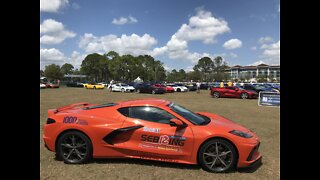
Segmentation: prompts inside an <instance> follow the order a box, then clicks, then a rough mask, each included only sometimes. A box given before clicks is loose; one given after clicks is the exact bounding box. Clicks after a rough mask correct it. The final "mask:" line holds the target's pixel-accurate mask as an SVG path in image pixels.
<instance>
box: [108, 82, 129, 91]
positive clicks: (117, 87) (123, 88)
mask: <svg viewBox="0 0 320 180" xmlns="http://www.w3.org/2000/svg"><path fill="white" fill-rule="evenodd" d="M134 90H135V89H134V87H133V86H129V85H127V84H123V83H118V84H113V85H112V91H118V92H134Z"/></svg>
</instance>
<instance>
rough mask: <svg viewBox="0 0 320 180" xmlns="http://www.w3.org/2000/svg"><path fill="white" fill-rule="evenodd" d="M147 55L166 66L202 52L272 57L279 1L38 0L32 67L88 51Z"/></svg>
mask: <svg viewBox="0 0 320 180" xmlns="http://www.w3.org/2000/svg"><path fill="white" fill-rule="evenodd" d="M109 51H116V52H118V53H119V54H120V55H124V54H131V55H134V56H138V55H145V54H148V55H151V56H153V57H154V58H155V59H156V60H160V61H161V62H163V63H164V67H165V69H166V70H169V71H170V70H172V69H184V70H186V71H190V70H192V68H193V66H194V65H195V64H197V62H198V60H199V59H200V58H202V57H205V56H207V57H210V58H212V59H213V58H215V57H216V56H221V57H222V58H223V60H224V61H226V62H227V63H228V65H230V66H234V65H241V66H245V65H258V64H261V63H265V64H269V65H279V64H280V1H279V0H90V1H88V0H40V69H44V67H45V66H46V65H49V64H57V65H62V64H64V63H70V64H72V65H73V66H75V68H80V66H81V62H82V60H83V59H84V58H85V57H86V55H88V54H91V53H99V54H104V53H108V52H109Z"/></svg>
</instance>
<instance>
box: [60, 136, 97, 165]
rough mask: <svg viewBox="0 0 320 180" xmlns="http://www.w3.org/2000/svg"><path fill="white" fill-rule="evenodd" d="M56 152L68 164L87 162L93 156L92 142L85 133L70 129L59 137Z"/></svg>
mask: <svg viewBox="0 0 320 180" xmlns="http://www.w3.org/2000/svg"><path fill="white" fill-rule="evenodd" d="M56 152H57V157H58V158H59V159H62V160H63V161H64V162H65V163H67V164H81V163H86V162H88V161H89V160H90V159H91V158H92V143H91V141H90V139H89V138H88V137H87V136H86V135H84V134H83V133H81V132H78V131H69V132H66V133H64V134H63V135H61V136H60V137H59V139H58V142H57V151H56Z"/></svg>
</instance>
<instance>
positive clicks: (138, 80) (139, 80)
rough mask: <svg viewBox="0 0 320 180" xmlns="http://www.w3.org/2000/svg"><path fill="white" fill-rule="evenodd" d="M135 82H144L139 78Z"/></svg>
mask: <svg viewBox="0 0 320 180" xmlns="http://www.w3.org/2000/svg"><path fill="white" fill-rule="evenodd" d="M133 82H143V80H142V79H141V78H140V77H139V76H138V77H137V78H136V79H135V80H133Z"/></svg>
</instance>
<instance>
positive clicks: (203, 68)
mask: <svg viewBox="0 0 320 180" xmlns="http://www.w3.org/2000/svg"><path fill="white" fill-rule="evenodd" d="M214 68H215V64H214V62H213V61H212V60H211V59H210V58H209V57H202V58H201V59H199V60H198V64H196V65H195V66H194V67H193V70H195V71H199V72H201V73H202V74H203V76H204V80H205V81H208V77H209V75H210V73H211V72H212V71H213V70H214Z"/></svg>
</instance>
